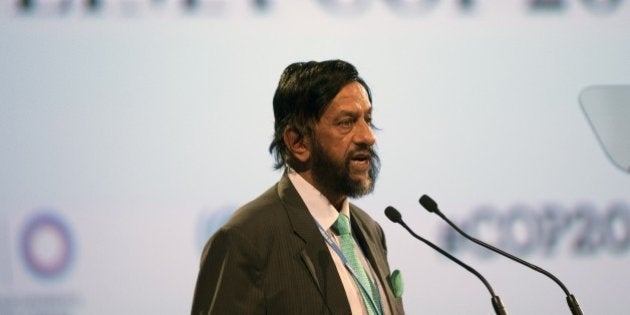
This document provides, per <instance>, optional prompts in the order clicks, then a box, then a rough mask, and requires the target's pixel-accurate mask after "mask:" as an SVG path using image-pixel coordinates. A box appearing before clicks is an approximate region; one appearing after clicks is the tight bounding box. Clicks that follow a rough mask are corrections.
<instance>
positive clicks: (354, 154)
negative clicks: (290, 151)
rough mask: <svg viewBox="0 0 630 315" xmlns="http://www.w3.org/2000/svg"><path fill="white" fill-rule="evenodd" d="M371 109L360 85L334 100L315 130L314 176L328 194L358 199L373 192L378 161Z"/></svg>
mask: <svg viewBox="0 0 630 315" xmlns="http://www.w3.org/2000/svg"><path fill="white" fill-rule="evenodd" d="M371 121H372V105H371V104H370V100H369V98H368V95H367V92H366V91H365V89H364V88H363V86H362V85H361V84H360V83H358V82H353V83H349V84H348V85H346V86H345V87H343V88H342V89H341V91H339V93H338V94H337V95H336V96H335V98H334V99H333V100H332V102H331V104H330V105H329V106H328V108H327V109H326V111H325V112H324V114H323V115H322V117H321V118H320V120H319V121H318V122H317V123H316V125H315V128H314V140H313V143H312V150H311V158H312V174H313V178H314V180H315V182H316V183H317V186H319V188H320V189H324V190H326V191H329V192H332V193H335V194H341V195H345V196H349V197H359V196H363V195H365V194H368V193H370V192H372V190H374V181H375V180H376V177H377V175H378V171H379V159H378V156H377V155H376V152H375V151H374V150H373V146H374V144H375V143H376V137H375V136H374V133H373V131H372V124H371Z"/></svg>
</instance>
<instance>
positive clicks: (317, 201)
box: [288, 168, 390, 315]
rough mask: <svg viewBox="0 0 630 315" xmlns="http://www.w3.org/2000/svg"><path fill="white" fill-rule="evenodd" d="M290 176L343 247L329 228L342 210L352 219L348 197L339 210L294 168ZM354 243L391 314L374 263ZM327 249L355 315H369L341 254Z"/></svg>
mask: <svg viewBox="0 0 630 315" xmlns="http://www.w3.org/2000/svg"><path fill="white" fill-rule="evenodd" d="M288 176H289V180H290V181H291V183H292V184H293V186H294V187H295V189H296V190H297V192H298V194H299V195H300V197H301V198H302V200H303V201H304V204H306V207H307V208H308V211H309V212H310V213H311V215H312V216H313V218H314V219H315V220H316V221H317V223H319V225H321V227H322V228H323V229H324V230H325V231H326V233H328V235H330V237H331V238H332V240H333V241H334V242H335V244H337V245H338V246H340V245H339V240H338V239H337V235H336V234H335V233H333V232H332V231H331V229H330V227H331V226H332V225H333V224H334V223H335V221H337V217H338V216H339V213H343V214H344V215H346V216H348V218H350V206H349V203H348V198H346V199H344V201H343V204H342V206H341V209H340V210H337V209H336V208H335V207H334V206H333V205H332V204H331V203H330V202H329V201H328V199H327V198H326V197H325V196H324V195H323V194H322V193H320V192H319V191H318V190H317V189H316V188H315V187H313V185H311V184H310V183H309V182H307V181H306V180H305V179H304V178H302V176H300V175H299V174H298V173H297V172H295V171H294V170H293V169H291V168H289V169H288ZM322 237H323V236H322ZM326 244H328V243H326ZM355 246H356V247H357V252H358V253H359V259H360V260H361V263H362V264H363V268H365V270H366V272H367V273H368V276H369V277H370V278H371V280H372V281H377V283H378V289H379V294H380V296H381V304H382V307H383V312H384V314H386V315H389V313H390V312H389V305H388V303H387V297H386V295H385V294H384V292H383V286H382V284H381V283H380V281H379V280H378V277H375V275H376V274H375V273H374V272H373V270H372V266H370V264H369V263H368V261H367V259H366V258H365V256H364V255H363V251H362V250H361V248H359V246H358V244H357V243H356V241H355ZM328 250H329V251H330V255H331V256H332V259H333V262H334V263H335V267H337V272H338V273H339V278H341V283H342V284H343V288H344V290H345V291H346V296H347V298H348V302H349V303H350V309H351V311H352V314H364V315H367V310H366V308H365V304H364V303H363V297H362V296H361V292H360V291H359V290H360V289H359V287H358V286H357V283H356V282H355V281H354V278H353V277H352V274H351V273H350V271H348V269H347V268H346V267H345V265H344V264H343V261H342V260H341V258H340V257H339V255H338V254H337V253H336V252H335V250H334V249H333V248H332V247H331V246H330V245H328Z"/></svg>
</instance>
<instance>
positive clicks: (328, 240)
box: [315, 220, 383, 315]
mask: <svg viewBox="0 0 630 315" xmlns="http://www.w3.org/2000/svg"><path fill="white" fill-rule="evenodd" d="M315 224H317V228H318V229H319V232H320V233H321V234H322V236H323V237H324V240H326V243H327V244H328V245H330V247H331V248H332V249H333V250H334V251H335V253H337V256H339V258H341V261H342V262H343V265H344V266H346V269H348V271H349V272H350V274H351V275H352V277H353V278H354V282H355V283H356V284H357V285H358V286H359V289H361V290H362V291H363V292H364V294H365V296H367V298H368V300H369V301H370V304H371V305H372V308H373V309H374V310H375V312H376V314H378V315H382V314H383V309H382V303H381V307H377V306H376V302H374V300H373V299H372V297H371V295H370V294H369V293H368V292H369V291H368V288H365V287H363V285H362V284H361V282H360V281H359V277H358V276H357V274H356V272H355V271H354V270H353V269H352V267H351V266H350V263H348V259H347V258H346V255H344V254H343V252H342V251H341V249H340V248H339V246H337V244H336V243H335V242H334V241H333V239H332V238H331V237H330V235H328V233H326V231H325V230H324V228H323V227H322V226H321V225H320V224H319V222H317V220H315ZM369 269H371V268H369ZM370 271H371V270H370ZM371 276H372V279H374V280H373V281H372V282H373V283H374V288H375V289H376V294H379V295H380V293H379V292H380V291H379V289H378V279H376V277H375V275H374V273H373V272H371Z"/></svg>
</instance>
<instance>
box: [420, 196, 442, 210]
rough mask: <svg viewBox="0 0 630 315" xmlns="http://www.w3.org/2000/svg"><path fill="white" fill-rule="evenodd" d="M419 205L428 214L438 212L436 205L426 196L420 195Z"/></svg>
mask: <svg viewBox="0 0 630 315" xmlns="http://www.w3.org/2000/svg"><path fill="white" fill-rule="evenodd" d="M420 204H421V205H422V206H423V207H424V208H425V209H427V211H429V212H434V213H435V212H439V211H440V210H439V209H438V205H437V203H436V202H435V201H433V199H431V197H429V196H427V195H422V197H420Z"/></svg>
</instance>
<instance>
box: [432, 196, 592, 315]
mask: <svg viewBox="0 0 630 315" xmlns="http://www.w3.org/2000/svg"><path fill="white" fill-rule="evenodd" d="M420 204H421V205H422V206H423V207H424V208H425V209H427V211H429V212H431V213H435V214H437V215H438V216H439V217H440V218H442V219H443V220H444V221H446V223H448V224H449V225H450V226H451V227H453V228H454V229H455V230H456V231H457V232H459V234H461V235H463V236H464V237H465V238H467V239H469V240H471V241H473V242H475V243H477V244H478V245H481V246H483V247H485V248H487V249H489V250H491V251H493V252H495V253H499V254H501V255H503V256H505V257H507V258H510V259H512V260H514V261H516V262H518V263H520V264H523V265H525V266H527V267H529V268H531V269H533V270H536V271H538V272H540V273H542V274H544V275H545V276H547V277H549V278H551V280H553V281H554V282H555V283H557V284H558V285H559V286H560V288H562V290H563V291H564V293H565V294H566V295H567V303H568V304H569V309H570V310H571V314H573V315H583V313H582V310H581V309H580V305H579V304H578V301H577V299H576V298H575V296H573V294H571V293H570V292H569V290H567V287H565V286H564V284H563V283H562V282H561V281H560V280H559V279H558V278H556V276H554V275H552V274H551V273H549V272H548V271H546V270H544V269H542V268H540V267H538V266H536V265H534V264H531V263H529V262H527V261H524V260H522V259H520V258H518V257H516V256H514V255H512V254H510V253H507V252H504V251H503V250H501V249H498V248H496V247H494V246H492V245H490V244H487V243H484V242H483V241H481V240H478V239H476V238H474V237H472V236H470V235H468V234H467V233H466V232H464V231H462V230H461V229H460V228H459V227H457V225H455V224H454V223H453V222H451V220H449V219H448V218H447V217H446V216H445V215H444V214H443V213H442V211H440V209H439V208H438V205H437V203H436V202H435V201H433V199H431V197H429V196H427V195H422V197H420Z"/></svg>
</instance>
